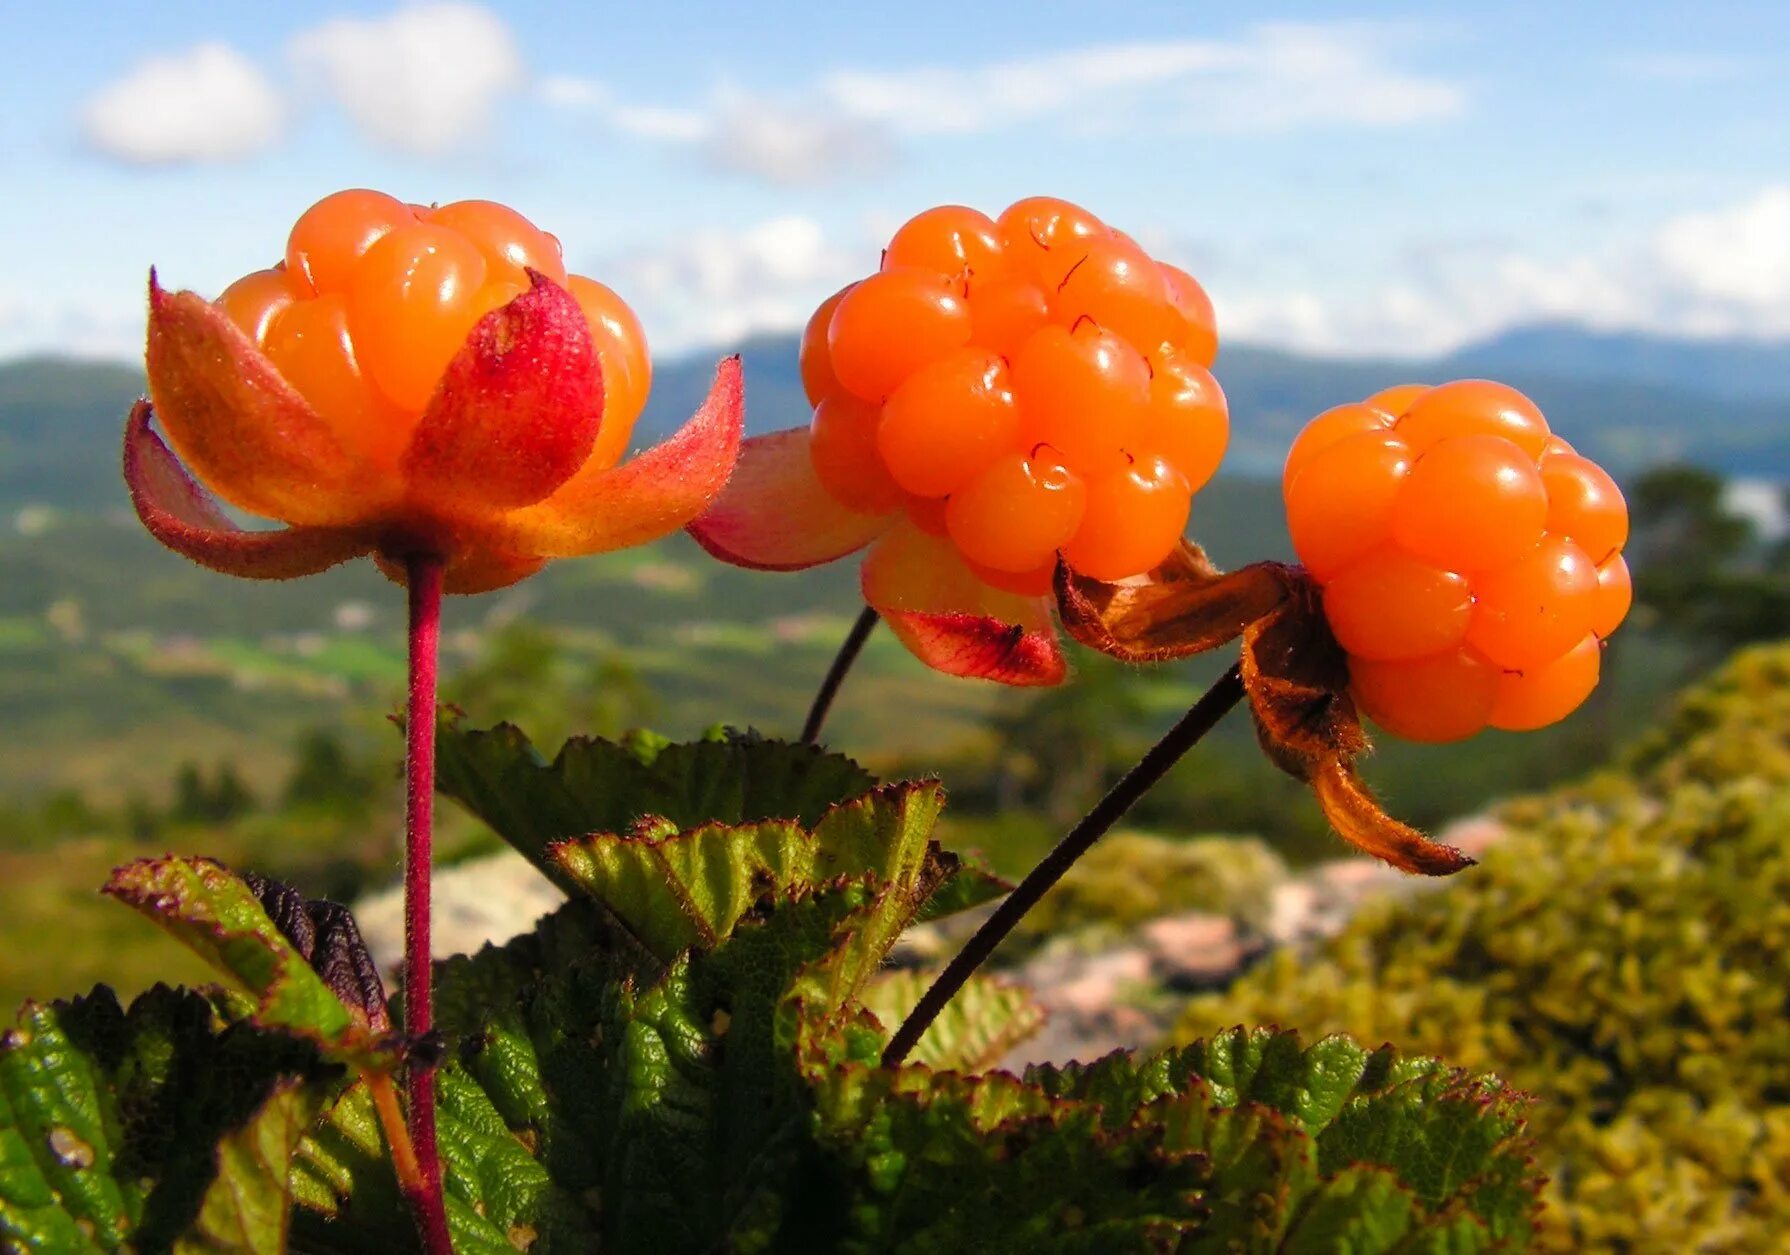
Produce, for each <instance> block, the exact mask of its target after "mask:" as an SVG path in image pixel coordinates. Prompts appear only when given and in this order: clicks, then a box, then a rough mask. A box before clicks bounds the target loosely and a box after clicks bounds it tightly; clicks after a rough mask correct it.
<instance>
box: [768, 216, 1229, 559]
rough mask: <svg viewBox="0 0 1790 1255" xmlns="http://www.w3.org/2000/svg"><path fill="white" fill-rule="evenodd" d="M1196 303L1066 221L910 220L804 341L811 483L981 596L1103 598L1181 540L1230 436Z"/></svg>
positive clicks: (1194, 293)
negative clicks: (946, 542)
mask: <svg viewBox="0 0 1790 1255" xmlns="http://www.w3.org/2000/svg"><path fill="white" fill-rule="evenodd" d="M1217 352H1218V342H1217V336H1216V332H1215V330H1214V325H1213V317H1212V306H1211V303H1210V301H1208V300H1207V298H1206V294H1205V292H1204V291H1202V290H1201V288H1200V286H1199V284H1198V283H1196V282H1195V281H1194V280H1193V278H1192V277H1191V276H1189V275H1187V274H1186V273H1184V272H1182V271H1180V270H1177V269H1176V268H1175V267H1173V266H1167V265H1162V264H1159V263H1157V262H1156V261H1154V260H1152V259H1151V258H1150V257H1149V255H1148V254H1146V253H1145V252H1144V251H1143V249H1141V248H1139V247H1138V245H1137V244H1136V242H1134V241H1133V240H1132V239H1131V238H1130V237H1128V236H1126V235H1124V234H1123V233H1121V232H1118V231H1114V230H1112V229H1110V228H1108V227H1107V226H1105V225H1104V224H1103V223H1101V222H1100V221H1099V220H1098V219H1097V218H1095V217H1094V216H1093V215H1092V214H1090V213H1088V212H1087V211H1086V210H1084V209H1081V208H1078V207H1077V206H1075V205H1072V204H1069V203H1068V202H1066V201H1061V200H1054V199H1051V198H1048V197H1033V198H1030V199H1027V200H1022V201H1019V202H1017V203H1016V204H1014V205H1012V206H1010V207H1009V208H1008V209H1007V210H1006V212H1004V213H1003V214H1001V216H1000V218H999V219H990V218H989V217H987V216H986V215H985V214H981V213H978V212H976V211H975V210H973V209H967V208H964V207H962V206H956V205H947V206H942V207H939V208H936V209H929V210H927V211H925V212H924V213H921V214H919V215H918V216H916V217H915V218H913V219H912V220H910V221H909V222H908V223H907V224H906V225H904V226H903V227H902V228H901V229H900V230H899V231H897V232H896V233H895V235H894V238H893V239H891V240H890V241H889V247H888V249H887V250H886V251H885V253H884V254H883V261H882V267H881V269H880V270H879V271H878V272H877V273H876V274H873V275H871V276H870V277H868V278H866V279H864V280H861V281H860V282H858V283H854V284H852V285H851V286H849V287H847V288H845V289H844V290H842V291H841V292H839V293H837V294H836V295H834V296H833V297H832V298H830V299H829V300H828V301H826V302H825V303H824V304H822V305H821V307H820V308H819V309H818V310H816V311H815V314H814V317H813V318H812V319H811V320H810V321H809V323H808V328H807V331H806V333H805V334H804V335H803V338H802V352H801V367H802V381H803V384H804V386H805V388H806V390H807V393H808V399H809V401H810V403H811V404H812V405H813V406H814V421H813V428H812V439H811V441H810V453H811V457H812V460H813V463H814V470H815V473H816V475H817V476H818V477H819V479H820V481H821V483H822V484H823V485H824V486H825V488H826V489H827V491H828V492H829V493H830V494H831V495H832V496H833V497H834V498H836V499H837V500H838V501H839V502H840V503H841V504H843V505H845V506H847V507H849V508H850V509H853V510H857V511H860V512H863V513H867V514H885V513H889V512H892V511H895V510H897V509H905V510H906V512H907V514H908V516H909V517H910V518H912V520H913V521H914V523H915V524H916V525H917V526H919V527H920V528H922V529H924V530H925V531H927V532H929V533H931V534H933V535H935V536H948V537H949V538H950V539H951V541H952V542H953V543H954V544H955V545H956V547H957V549H958V551H959V552H960V553H961V554H962V555H963V557H964V559H965V560H966V562H967V563H968V564H969V566H970V568H971V569H972V570H973V571H975V573H976V574H977V575H978V577H980V578H981V579H982V580H983V581H984V582H985V583H987V584H990V585H992V586H994V587H997V588H1003V589H1007V590H1010V591H1014V592H1020V593H1025V594H1042V593H1045V592H1047V591H1048V590H1049V588H1050V581H1051V575H1052V571H1053V570H1054V567H1055V563H1056V557H1057V553H1058V551H1059V550H1060V551H1061V552H1062V554H1063V557H1064V558H1065V559H1066V560H1067V561H1068V562H1069V564H1070V565H1071V566H1072V567H1074V568H1075V569H1076V570H1078V571H1080V572H1082V573H1083V574H1085V575H1089V576H1092V577H1095V578H1098V579H1106V580H1114V579H1121V578H1124V577H1126V576H1130V575H1136V574H1139V573H1141V572H1144V571H1147V570H1149V569H1150V568H1152V567H1154V566H1155V565H1156V564H1157V563H1158V562H1160V561H1161V560H1162V559H1163V558H1164V557H1165V556H1167V554H1168V553H1169V552H1170V550H1172V549H1173V548H1174V546H1175V544H1176V542H1177V541H1178V540H1179V539H1180V537H1181V533H1182V530H1183V529H1184V528H1185V526H1186V523H1187V515H1188V509H1189V506H1190V503H1191V500H1192V495H1193V493H1194V492H1195V491H1197V490H1198V489H1199V488H1200V487H1201V486H1203V485H1204V484H1205V482H1206V481H1207V480H1208V479H1210V478H1211V476H1212V473H1213V472H1214V471H1215V470H1216V469H1217V468H1218V463H1219V459H1220V458H1221V457H1222V455H1223V453H1224V447H1225V442H1226V439H1227V436H1228V417H1227V410H1226V405H1225V399H1224V394H1223V393H1222V392H1221V391H1220V390H1219V387H1218V384H1217V382H1216V381H1215V380H1214V379H1213V378H1212V375H1211V373H1210V370H1209V368H1210V367H1211V365H1212V362H1213V360H1214V358H1215V357H1216V356H1217Z"/></svg>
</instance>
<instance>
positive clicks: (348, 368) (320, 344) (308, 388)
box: [262, 292, 411, 465]
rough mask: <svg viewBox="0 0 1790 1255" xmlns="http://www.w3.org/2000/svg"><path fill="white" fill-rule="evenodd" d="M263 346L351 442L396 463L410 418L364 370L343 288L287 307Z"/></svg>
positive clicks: (283, 373) (406, 438)
mask: <svg viewBox="0 0 1790 1255" xmlns="http://www.w3.org/2000/svg"><path fill="white" fill-rule="evenodd" d="M262 351H263V352H265V353H266V354H267V358H268V360H269V361H271V362H272V363H273V364H274V368H275V369H276V370H278V371H279V372H280V374H281V376H282V377H284V378H285V379H286V381H287V382H288V383H290V384H291V385H292V386H293V387H294V388H296V389H297V390H298V392H299V395H301V396H303V397H304V399H305V400H307V401H309V402H310V403H311V408H313V409H314V410H316V411H317V413H318V415H319V416H320V417H322V418H323V419H324V421H326V422H327V423H329V425H330V426H331V427H333V428H334V429H335V430H336V432H337V433H338V435H339V436H340V437H341V438H342V439H343V442H344V443H345V444H346V445H348V447H350V448H353V449H358V450H361V451H363V452H365V453H367V454H368V455H369V456H370V457H372V458H373V459H374V460H376V461H379V462H383V463H386V464H387V465H395V464H396V462H397V460H398V455H399V454H400V453H402V452H403V449H404V445H405V444H406V443H407V442H408V441H409V438H410V429H411V423H410V422H408V421H405V419H404V417H403V416H402V415H400V414H398V413H397V412H396V407H394V406H393V405H392V404H391V402H390V401H388V400H386V399H385V397H384V396H383V395H382V394H381V393H380V392H379V390H378V389H377V388H375V387H374V386H373V384H372V382H371V381H370V380H368V379H367V378H366V376H365V375H364V374H363V373H362V371H361V368H360V364H359V362H358V361H357V360H356V358H355V345H354V341H353V340H352V339H351V337H350V336H349V333H348V310H347V301H346V299H345V298H344V297H343V296H342V294H341V293H339V292H335V293H329V294H327V295H324V296H319V297H314V298H312V299H311V300H307V301H295V302H293V303H292V304H291V305H289V306H287V308H286V309H285V310H283V311H282V312H281V313H280V314H279V315H278V316H277V317H275V318H274V319H273V320H272V322H271V323H270V324H269V326H268V329H267V336H266V339H265V340H264V341H263V343H262Z"/></svg>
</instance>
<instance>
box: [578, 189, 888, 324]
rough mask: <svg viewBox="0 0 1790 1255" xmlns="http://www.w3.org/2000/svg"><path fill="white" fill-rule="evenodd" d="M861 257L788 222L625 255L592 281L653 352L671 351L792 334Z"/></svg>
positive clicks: (805, 224)
mask: <svg viewBox="0 0 1790 1255" xmlns="http://www.w3.org/2000/svg"><path fill="white" fill-rule="evenodd" d="M863 258H864V250H862V249H858V250H850V249H843V248H840V247H837V246H836V245H835V244H834V243H833V242H831V241H829V240H828V238H827V234H826V232H825V231H824V230H823V229H822V228H821V226H820V224H819V223H817V222H815V221H814V220H813V219H812V218H805V217H799V216H788V217H781V218H772V219H769V220H767V221H764V222H760V223H758V224H756V225H754V226H751V227H747V228H745V229H743V230H740V231H702V232H697V233H696V234H694V235H688V236H684V237H682V238H680V239H678V240H676V241H675V242H670V243H667V244H665V245H663V246H662V247H659V248H656V249H655V248H649V247H642V248H636V249H632V250H630V251H628V252H627V253H624V254H622V255H620V256H618V257H616V258H615V259H614V260H613V261H612V262H611V263H610V264H608V265H606V266H602V267H600V268H599V269H598V270H597V272H596V273H600V274H602V275H603V276H604V278H605V281H611V282H613V284H614V286H615V288H616V290H617V291H619V292H622V293H623V294H624V295H625V296H626V297H627V298H628V300H629V301H630V302H631V303H632V304H633V305H634V306H635V308H636V309H638V310H639V311H640V316H641V319H642V321H643V322H644V323H645V324H646V329H647V337H648V339H649V340H650V341H651V343H652V345H653V351H654V352H655V353H678V352H681V351H683V350H686V349H691V348H696V347H707V346H711V345H718V344H733V343H737V342H738V341H740V340H742V339H744V338H745V337H747V336H750V335H756V334H760V333H765V332H774V331H791V330H794V329H796V328H799V327H800V326H802V324H803V323H805V322H806V321H807V320H808V315H809V314H811V313H813V312H814V307H815V306H816V305H818V304H819V303H820V302H821V301H822V300H823V299H824V298H825V297H827V296H828V295H829V294H831V293H832V292H833V291H834V290H836V289H837V288H839V287H840V286H842V285H843V284H845V283H847V282H849V281H850V280H851V279H853V278H856V277H858V275H859V273H860V272H861V271H862V270H863V269H864V265H863Z"/></svg>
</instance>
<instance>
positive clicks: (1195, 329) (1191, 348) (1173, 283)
mask: <svg viewBox="0 0 1790 1255" xmlns="http://www.w3.org/2000/svg"><path fill="white" fill-rule="evenodd" d="M1162 277H1163V280H1164V282H1166V283H1167V285H1168V298H1169V304H1170V305H1171V306H1172V307H1173V308H1174V311H1175V314H1176V316H1177V318H1178V319H1179V322H1178V324H1177V325H1176V326H1175V327H1174V329H1173V330H1172V331H1171V333H1170V335H1169V343H1171V344H1173V345H1174V346H1175V347H1176V348H1178V349H1180V350H1181V351H1182V352H1183V353H1186V354H1187V356H1189V357H1191V358H1192V359H1193V360H1194V361H1196V362H1198V363H1199V364H1200V365H1201V366H1204V367H1205V368H1206V369H1207V370H1210V369H1212V364H1213V363H1214V362H1216V361H1217V360H1218V319H1217V316H1216V315H1215V314H1214V313H1213V311H1212V298H1211V297H1209V296H1207V295H1206V289H1205V288H1203V287H1201V286H1200V281H1199V280H1198V279H1195V278H1194V277H1193V276H1192V275H1190V274H1188V273H1187V272H1186V271H1185V270H1182V269H1181V268H1180V267H1179V266H1170V265H1168V264H1167V263H1166V262H1165V263H1163V266H1162Z"/></svg>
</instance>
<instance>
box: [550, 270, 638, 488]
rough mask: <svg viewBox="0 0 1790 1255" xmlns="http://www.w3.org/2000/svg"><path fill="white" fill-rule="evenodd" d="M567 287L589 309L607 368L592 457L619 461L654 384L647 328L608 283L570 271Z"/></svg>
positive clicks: (592, 329)
mask: <svg viewBox="0 0 1790 1255" xmlns="http://www.w3.org/2000/svg"><path fill="white" fill-rule="evenodd" d="M566 291H568V292H570V293H571V294H572V299H573V300H575V301H577V302H578V308H579V309H581V310H583V311H584V321H585V323H586V324H587V325H588V326H589V328H590V338H591V343H592V345H593V346H594V347H595V348H596V350H597V361H598V362H599V363H600V364H601V366H602V371H603V423H602V425H601V426H600V427H598V428H597V443H596V445H595V447H594V448H592V450H591V455H590V456H591V461H592V462H594V463H595V464H596V465H597V466H602V467H609V466H614V465H615V464H616V463H617V462H619V461H621V458H622V455H623V454H624V453H626V452H627V451H628V440H629V437H631V436H632V435H633V434H634V421H635V420H636V419H638V418H639V417H640V412H641V411H642V410H644V409H645V408H646V398H647V396H648V395H649V394H650V393H651V391H652V387H653V360H652V357H651V356H650V355H649V354H648V352H647V345H646V331H645V329H644V328H642V327H641V325H640V319H639V318H637V317H636V316H635V314H634V311H633V310H632V309H629V308H628V304H627V302H626V301H624V300H622V298H621V297H619V296H617V295H616V294H615V290H614V289H613V288H611V287H609V286H608V285H607V284H603V283H598V282H597V281H596V280H595V279H587V278H586V277H585V276H583V275H569V276H567V278H566Z"/></svg>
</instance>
